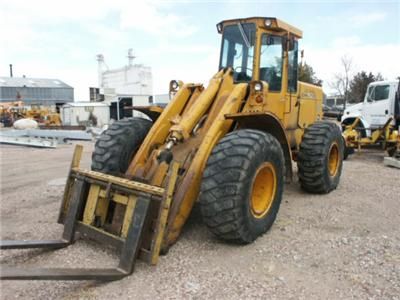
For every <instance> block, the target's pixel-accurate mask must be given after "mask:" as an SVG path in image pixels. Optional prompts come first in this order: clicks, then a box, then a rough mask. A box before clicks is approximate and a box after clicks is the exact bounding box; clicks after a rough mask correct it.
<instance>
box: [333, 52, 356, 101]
mask: <svg viewBox="0 0 400 300" xmlns="http://www.w3.org/2000/svg"><path fill="white" fill-rule="evenodd" d="M340 62H341V65H342V68H343V69H342V72H340V73H336V74H335V75H334V81H333V82H331V83H330V86H331V88H333V89H334V90H335V91H336V93H337V94H338V95H339V96H341V97H343V98H344V108H346V103H347V100H348V99H347V98H348V96H349V90H350V81H351V78H350V76H351V70H352V67H353V59H352V58H351V57H350V56H347V55H343V56H342V57H341V58H340Z"/></svg>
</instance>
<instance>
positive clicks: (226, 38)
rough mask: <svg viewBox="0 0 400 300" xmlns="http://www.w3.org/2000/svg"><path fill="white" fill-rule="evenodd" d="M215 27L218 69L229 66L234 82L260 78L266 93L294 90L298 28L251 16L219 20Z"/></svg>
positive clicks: (281, 22)
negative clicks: (218, 35) (218, 40)
mask: <svg viewBox="0 0 400 300" xmlns="http://www.w3.org/2000/svg"><path fill="white" fill-rule="evenodd" d="M217 30H218V32H219V33H222V43H221V53H220V63H219V69H223V68H227V67H231V68H232V70H233V72H234V74H233V77H234V81H235V82H250V81H258V80H261V81H264V82H267V83H268V89H269V92H273V93H284V94H286V93H287V92H289V93H295V92H296V91H297V61H298V39H299V38H301V37H302V32H301V31H300V30H299V29H297V28H295V27H293V26H291V25H289V24H286V23H285V22H283V21H281V20H278V19H276V18H261V17H255V18H246V19H235V20H227V21H222V22H220V23H218V24H217Z"/></svg>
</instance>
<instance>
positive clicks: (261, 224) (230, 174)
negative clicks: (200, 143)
mask: <svg viewBox="0 0 400 300" xmlns="http://www.w3.org/2000/svg"><path fill="white" fill-rule="evenodd" d="M284 168H285V164H284V156H283V152H282V148H281V145H280V144H279V142H278V141H277V140H276V139H275V138H274V137H273V136H272V135H270V134H268V133H264V132H261V131H258V130H252V129H244V130H238V131H234V132H231V133H229V134H227V135H226V136H225V137H224V138H222V139H221V140H220V142H219V143H218V144H217V145H216V146H215V148H214V149H213V151H212V153H211V155H210V157H209V159H208V162H207V166H206V168H205V171H204V174H203V180H202V183H201V188H200V196H199V200H200V201H199V203H200V209H201V214H202V217H203V220H204V222H205V224H206V225H207V227H208V228H209V229H210V231H211V232H212V233H214V234H215V235H216V236H217V237H218V238H221V239H223V240H229V241H233V242H238V243H250V242H252V241H254V240H255V239H256V238H257V237H258V236H260V235H262V234H263V233H265V232H266V231H267V230H268V229H269V228H270V227H271V226H272V224H273V222H274V220H275V218H276V215H277V213H278V210H279V206H280V203H281V199H282V191H283V183H284V180H283V178H284V174H285V172H284Z"/></svg>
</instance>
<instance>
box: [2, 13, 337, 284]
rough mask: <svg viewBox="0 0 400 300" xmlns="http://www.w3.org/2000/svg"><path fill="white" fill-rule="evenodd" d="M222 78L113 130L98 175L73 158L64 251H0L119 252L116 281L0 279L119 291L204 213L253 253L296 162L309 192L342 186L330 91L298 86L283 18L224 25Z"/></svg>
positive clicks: (96, 158) (54, 273)
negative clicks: (196, 212) (77, 248)
mask: <svg viewBox="0 0 400 300" xmlns="http://www.w3.org/2000/svg"><path fill="white" fill-rule="evenodd" d="M217 30H218V32H219V33H221V34H222V44H221V54H220V63H219V71H218V72H217V73H216V74H215V75H214V76H213V77H212V78H211V80H210V83H209V85H208V86H207V87H204V86H203V85H202V84H193V83H183V82H181V81H172V82H171V83H170V92H171V94H173V95H174V96H173V99H172V100H171V102H170V103H169V104H168V105H167V107H165V108H164V109H160V108H154V107H148V108H143V107H140V108H139V109H140V111H142V112H144V113H146V114H147V115H148V116H149V119H142V118H132V119H125V120H121V121H118V122H115V123H113V124H112V125H111V126H110V127H109V129H108V130H107V131H105V132H104V134H103V135H102V136H101V137H100V138H99V139H98V141H97V142H96V145H95V150H94V152H93V156H92V169H91V170H83V169H81V168H80V167H79V159H80V156H81V152H82V147H79V146H78V147H77V148H76V150H75V153H74V156H73V160H72V164H71V169H70V173H69V176H68V179H67V184H66V188H65V193H64V198H63V201H62V205H61V209H60V214H59V223H63V224H64V232H63V235H62V239H60V240H56V241H2V244H1V248H2V249H25V248H62V247H66V246H68V245H70V244H72V243H73V242H74V241H75V239H76V238H89V239H93V240H97V241H99V242H100V243H103V244H109V245H113V246H115V247H116V248H117V249H118V251H119V253H120V261H119V263H118V266H117V267H116V268H115V269H79V268H78V269H73V268H72V269H30V270H26V269H15V268H6V267H3V268H2V273H1V275H0V276H1V278H2V279H61V280H81V279H97V280H116V279H119V278H122V277H124V276H127V275H129V274H131V273H132V271H133V268H134V263H135V260H136V258H140V259H143V260H145V261H147V262H149V263H150V264H156V263H157V261H158V259H159V255H160V253H166V252H167V251H168V249H169V247H171V246H172V245H173V244H174V243H175V242H176V241H177V239H178V237H179V235H180V233H181V230H182V227H183V226H184V224H185V222H186V220H187V219H188V217H189V214H190V212H191V210H192V208H193V206H194V205H195V203H196V202H197V205H199V207H200V211H201V214H202V217H203V219H204V222H205V224H206V226H207V227H208V228H209V229H210V231H211V232H212V233H214V234H215V235H216V236H217V237H218V238H219V239H222V240H226V241H228V242H232V243H238V244H246V243H251V242H252V241H254V240H255V239H256V238H257V237H259V236H261V235H262V234H263V233H265V232H266V231H268V229H269V228H270V227H271V226H272V224H273V222H274V220H275V218H276V215H277V213H278V210H279V206H280V203H281V199H282V192H283V186H284V182H285V181H286V182H290V181H292V177H293V174H292V169H293V166H292V164H293V161H295V162H296V163H297V166H298V177H299V182H300V185H301V187H302V188H303V189H304V190H305V191H308V192H311V193H328V192H330V191H332V190H333V189H335V188H336V187H337V185H338V183H339V179H340V175H341V171H342V158H343V157H342V156H343V138H342V136H341V131H340V128H339V127H338V126H337V125H336V124H334V123H329V122H326V121H323V120H322V90H321V88H320V87H317V86H313V85H310V84H307V83H303V82H299V81H298V80H297V65H298V63H297V59H298V40H299V39H300V38H301V37H302V32H301V31H300V30H299V29H297V28H295V27H293V26H290V25H288V24H287V23H285V22H283V21H281V20H278V19H276V18H261V17H257V18H247V19H235V20H226V21H223V22H221V23H219V24H217Z"/></svg>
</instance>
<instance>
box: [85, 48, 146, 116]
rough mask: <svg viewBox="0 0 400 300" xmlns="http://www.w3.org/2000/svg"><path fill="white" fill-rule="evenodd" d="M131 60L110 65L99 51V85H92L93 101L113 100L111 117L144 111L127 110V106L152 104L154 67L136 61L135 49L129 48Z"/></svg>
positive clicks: (111, 101)
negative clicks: (110, 66)
mask: <svg viewBox="0 0 400 300" xmlns="http://www.w3.org/2000/svg"><path fill="white" fill-rule="evenodd" d="M127 58H128V64H127V65H125V66H123V67H120V68H115V69H110V68H109V67H108V65H107V64H106V62H105V59H104V56H103V55H102V54H98V55H97V62H98V79H99V88H91V89H90V90H91V92H90V100H91V101H96V102H98V101H104V102H105V103H109V104H110V117H111V118H112V119H114V120H119V119H121V118H124V117H131V116H133V115H135V116H136V115H138V116H139V115H141V113H139V112H132V111H127V110H124V107H126V106H143V105H148V104H149V103H150V101H151V99H152V94H153V77H152V72H151V68H150V67H148V66H145V65H143V64H134V63H133V60H134V59H135V56H134V55H133V54H132V49H129V50H128V56H127Z"/></svg>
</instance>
